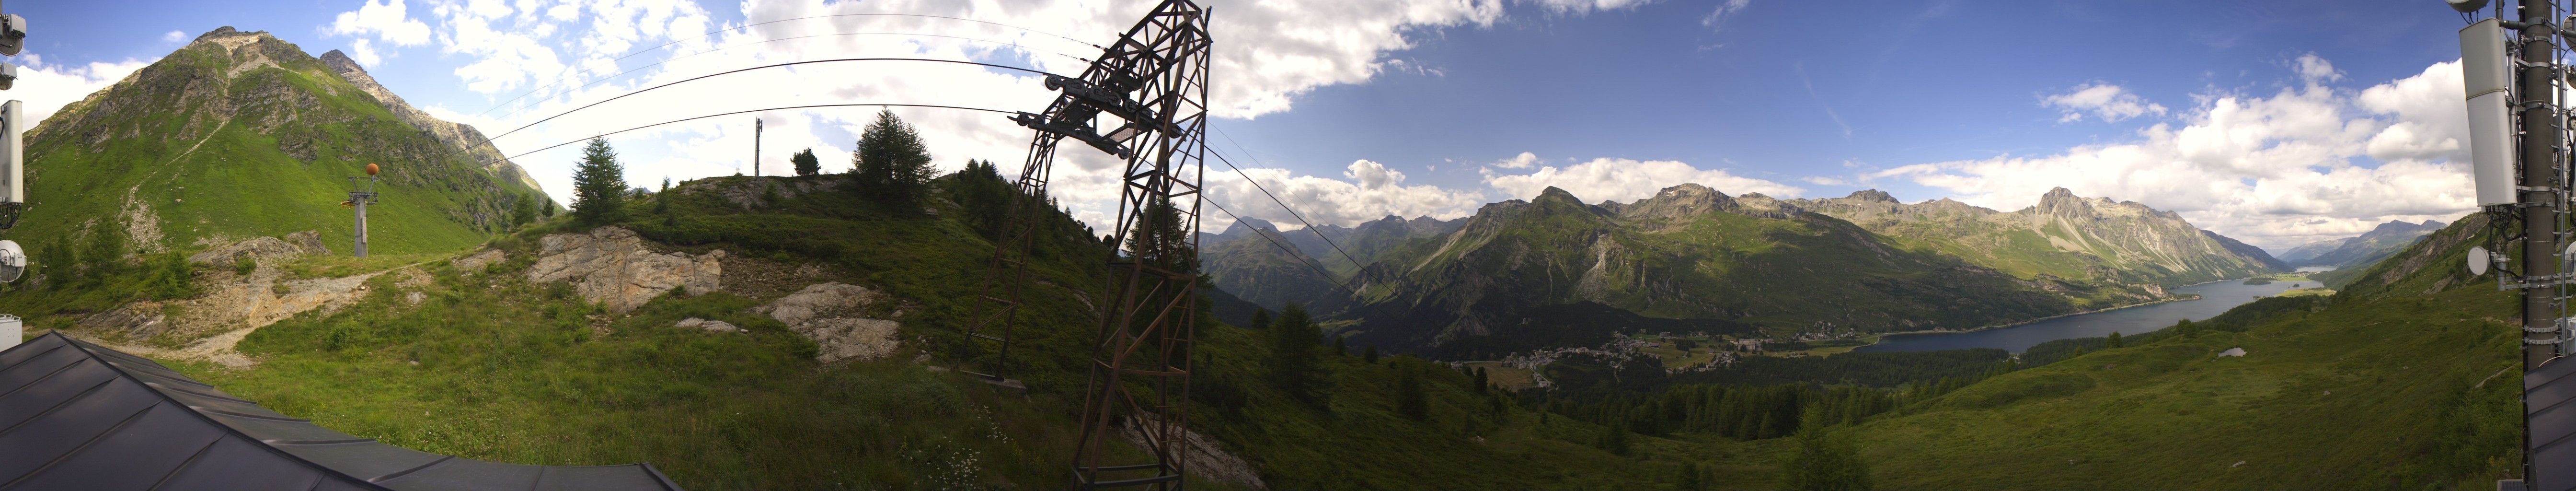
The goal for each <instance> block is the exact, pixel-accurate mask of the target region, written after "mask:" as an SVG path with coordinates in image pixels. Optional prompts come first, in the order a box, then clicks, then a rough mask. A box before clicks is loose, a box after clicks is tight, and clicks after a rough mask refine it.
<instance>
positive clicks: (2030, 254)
mask: <svg viewBox="0 0 2576 491" xmlns="http://www.w3.org/2000/svg"><path fill="white" fill-rule="evenodd" d="M1791 203H1792V204H1794V205H1795V206H1797V207H1799V208H1801V209H1805V210H1810V211H1814V212H1817V213H1823V214H1827V215H1832V216H1834V217H1837V218H1842V219H1844V220H1848V221H1851V222H1852V223H1854V224H1858V225H1860V226H1861V227H1863V228H1867V229H1869V230H1870V231H1872V232H1878V233H1881V234H1886V235H1889V236H1893V237H1897V238H1899V240H1900V241H1902V242H1905V243H1908V244H1909V245H1913V246H1918V247H1925V248H1930V249H1933V250H1938V251H1940V252H1943V253H1946V254H1950V255H1955V256H1958V257H1961V258H1964V259H1966V260H1967V261H1968V262H1970V263H1973V264H1977V265H1980V266H1985V267H1989V268H1994V269H1996V270H2000V271H2004V272H2006V273H2010V274H2012V275H2013V276H2016V277H2020V278H2024V279H2034V278H2041V277H2048V278H2059V279H2067V280H2074V281H2091V282H2100V283H2105V284H2142V283H2154V284H2158V285H2162V286H2168V287H2170V286H2179V285H2187V284H2192V283H2201V282H2207V281H2216V280H2225V279H2236V278H2244V277H2249V276H2255V275H2261V274H2266V273H2272V272H2276V271H2282V270H2287V269H2289V265H2288V264H2286V263H2283V262H2281V261H2280V260H2278V259H2275V258H2273V257H2272V256H2271V255H2270V254H2268V253H2265V252H2263V250H2262V249H2260V248H2256V247H2253V246H2250V245H2246V244H2245V243H2243V242H2238V241H2237V240H2235V239H2231V238H2228V237H2226V236H2222V235H2218V234H2217V233H2214V232H2209V231H2206V230H2201V229H2199V228H2198V227H2194V226H2192V225H2191V223H2189V222H2186V221H2184V220H2183V219H2182V216H2181V215H2179V214H2176V213H2173V212H2169V211H2158V210H2156V209H2154V208H2149V207H2147V206H2146V205H2143V204H2138V203H2137V202H2130V201H2121V202H2114V201H2111V200H2110V199H2107V198H2084V197H2079V196H2076V195H2075V193H2073V192H2070V191H2067V190H2066V188H2056V189H2051V190H2049V191H2048V193H2046V194H2043V195H2041V196H2040V199H2039V203H2038V204H2036V205H2032V206H2031V207H2028V208H2023V209H2021V210H2019V211H2013V212H2009V213H2007V212H2000V211H1995V210H1992V209H1987V208H1982V207H1977V206H1971V205H1968V204H1966V203H1960V202H1957V201H1952V200H1949V199H1947V198H1944V199H1940V200H1933V201H1925V202H1921V203H1915V204H1906V203H1902V202H1898V201H1897V200H1896V199H1895V197H1893V196H1889V195H1888V194H1887V193H1885V192H1880V191H1878V190H1862V191H1859V192H1854V193H1852V194H1851V195H1850V196H1846V197H1841V198H1827V199H1802V200H1793V201H1791Z"/></svg>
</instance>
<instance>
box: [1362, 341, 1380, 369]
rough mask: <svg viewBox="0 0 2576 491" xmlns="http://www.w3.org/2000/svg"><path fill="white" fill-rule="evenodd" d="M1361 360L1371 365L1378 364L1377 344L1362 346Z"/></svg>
mask: <svg viewBox="0 0 2576 491" xmlns="http://www.w3.org/2000/svg"><path fill="white" fill-rule="evenodd" d="M1360 361H1361V362H1364V363H1368V364H1371V365H1375V364H1377V345H1374V344H1372V345H1368V347H1367V348H1361V349H1360Z"/></svg>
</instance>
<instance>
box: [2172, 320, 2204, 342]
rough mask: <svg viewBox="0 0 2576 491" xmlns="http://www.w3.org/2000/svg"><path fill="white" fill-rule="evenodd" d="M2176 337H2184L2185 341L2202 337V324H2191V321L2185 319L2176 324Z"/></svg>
mask: <svg viewBox="0 0 2576 491" xmlns="http://www.w3.org/2000/svg"><path fill="white" fill-rule="evenodd" d="M2174 335H2176V336H2182V337H2183V339H2191V338H2195V337H2200V324H2193V323H2191V319H2183V320H2182V322H2176V323H2174Z"/></svg>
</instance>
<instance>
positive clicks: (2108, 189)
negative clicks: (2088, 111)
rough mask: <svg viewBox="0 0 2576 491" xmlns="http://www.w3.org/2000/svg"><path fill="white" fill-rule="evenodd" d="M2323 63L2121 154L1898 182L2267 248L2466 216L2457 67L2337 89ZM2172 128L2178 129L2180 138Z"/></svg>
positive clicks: (1960, 170) (2080, 152)
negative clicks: (2147, 212) (2156, 217)
mask: <svg viewBox="0 0 2576 491" xmlns="http://www.w3.org/2000/svg"><path fill="white" fill-rule="evenodd" d="M2323 67H2330V65H2327V64H2326V63H2325V62H2324V60H2315V61H2313V62H2302V63H2300V64H2298V66H2295V67H2293V69H2294V72H2293V73H2292V74H2291V75H2293V76H2297V77H2300V79H2301V80H2302V81H2303V82H2309V83H2306V84H2305V86H2304V87H2299V88H2285V89H2282V90H2280V91H2278V92H2276V93H2273V94H2271V95H2269V96H2248V95H2238V94H2226V93H2217V94H2206V95H2204V96H2202V97H2200V98H2199V99H2201V101H2200V102H2199V104H2198V105H2197V106H2196V107H2194V108H2193V109H2192V110H2191V111H2190V113H2189V114H2187V115H2184V116H2183V117H2182V119H2183V121H2180V122H2178V123H2170V124H2157V125H2155V126H2153V127H2149V128H2146V129H2142V130H2139V131H2138V132H2137V133H2136V135H2135V138H2133V139H2131V140H2130V141H2125V142H2114V143H2099V144H2087V145H2081V146H2076V147H2073V148H2069V149H2067V150H2066V151H2064V152H2061V153H2057V154H2054V155H2046V156H2036V157H2025V156H2014V155H2002V156H1997V157H1993V158H1987V159H1977V160H1961V161H1950V162H1937V163H1927V164H1915V165H1908V166H1903V167H1896V168H1891V169H1884V170H1879V171H1876V172H1872V173H1869V174H1867V175H1866V176H1867V177H1870V178H1902V179H1907V180H1911V181H1912V182H1914V183H1916V184H1921V185H1925V186H1930V187H1934V188H1941V189H1946V190H1949V191H1951V192H1953V193H1957V194H1956V195H1955V197H1956V198H1957V199H1959V200H1961V201H1965V202H1968V203H1970V204H1975V205H1979V206H1985V207H1989V208H1995V209H2001V210H2013V209H2020V208H2022V207H2026V206H2029V205H2031V204H2032V203H2035V202H2036V201H2037V200H2038V198H2039V196H2040V194H2042V193H2044V192H2046V191H2047V190H2048V189H2049V188H2051V187H2059V186H2063V187H2066V188H2068V189H2069V190H2072V191H2074V192H2075V193H2076V194H2078V195H2083V196H2107V197H2115V198H2119V199H2128V200H2135V201H2139V202H2142V203H2145V204H2147V205H2149V206H2153V207H2156V208H2158V209H2163V210H2171V211H2179V212H2181V213H2182V215H2183V217H2184V218H2185V219H2187V220H2190V221H2191V222H2192V223H2193V224H2194V225H2197V226H2200V227H2202V228H2206V229H2210V230H2213V231H2217V232H2219V233H2222V234H2227V235H2229V236H2231V237H2235V238H2238V239H2242V240H2245V241H2246V242H2249V243H2253V244H2255V245H2259V246H2265V247H2274V248H2278V247H2286V246H2291V245H2297V244H2300V243H2305V242H2308V241H2313V240H2318V239H2324V238H2333V237H2343V236H2350V235H2355V234H2359V233H2362V232H2365V231H2368V230H2369V229H2370V228H2371V227H2372V226H2373V225H2375V224H2378V223H2381V222H2386V221H2388V220H2408V221H2421V220H2425V219H2435V220H2443V221H2449V220H2452V219H2455V218H2458V217H2459V216H2460V215H2462V214H2465V213H2467V212H2469V211H2471V210H2472V209H2474V206H2473V205H2472V203H2471V201H2470V200H2471V188H2470V182H2469V177H2468V172H2467V169H2466V164H2465V157H2466V156H2465V155H2464V154H2463V153H2464V152H2461V151H2460V149H2459V143H2458V142H2459V140H2462V139H2465V136H2462V135H2460V134H2459V133H2460V132H2461V131H2462V130H2460V129H2459V128H2460V127H2462V126H2465V124H2463V123H2462V122H2461V121H2460V120H2463V119H2465V116H2462V113H2464V111H2465V109H2463V106H2462V103H2461V102H2460V96H2459V94H2460V90H2461V89H2460V75H2459V69H2458V67H2457V64H2456V63H2436V64H2433V65H2432V66H2430V67H2427V68H2426V69H2425V70H2424V71H2423V72H2422V73H2419V74H2416V75H2414V76H2410V77H2407V78H2403V79H2398V80H2394V81H2390V82H2387V83H2383V84H2378V85H2375V86H2371V87H2368V88H2365V89H2362V90H2359V91H2351V90H2342V89H2335V88H2330V87H2326V86H2323V85H2319V84H2318V83H2316V82H2323V81H2330V80H2335V79H2336V77H2335V76H2331V74H2332V73H2333V72H2332V71H2331V68H2323ZM2177 125H2178V126H2177Z"/></svg>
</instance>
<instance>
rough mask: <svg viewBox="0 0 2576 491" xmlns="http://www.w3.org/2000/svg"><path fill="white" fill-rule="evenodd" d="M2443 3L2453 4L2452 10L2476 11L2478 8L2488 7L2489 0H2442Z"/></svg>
mask: <svg viewBox="0 0 2576 491" xmlns="http://www.w3.org/2000/svg"><path fill="white" fill-rule="evenodd" d="M2442 3H2447V4H2451V10H2457V11H2460V12H2461V13H2474V12H2477V11H2478V9H2483V8H2487V0H2442Z"/></svg>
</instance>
